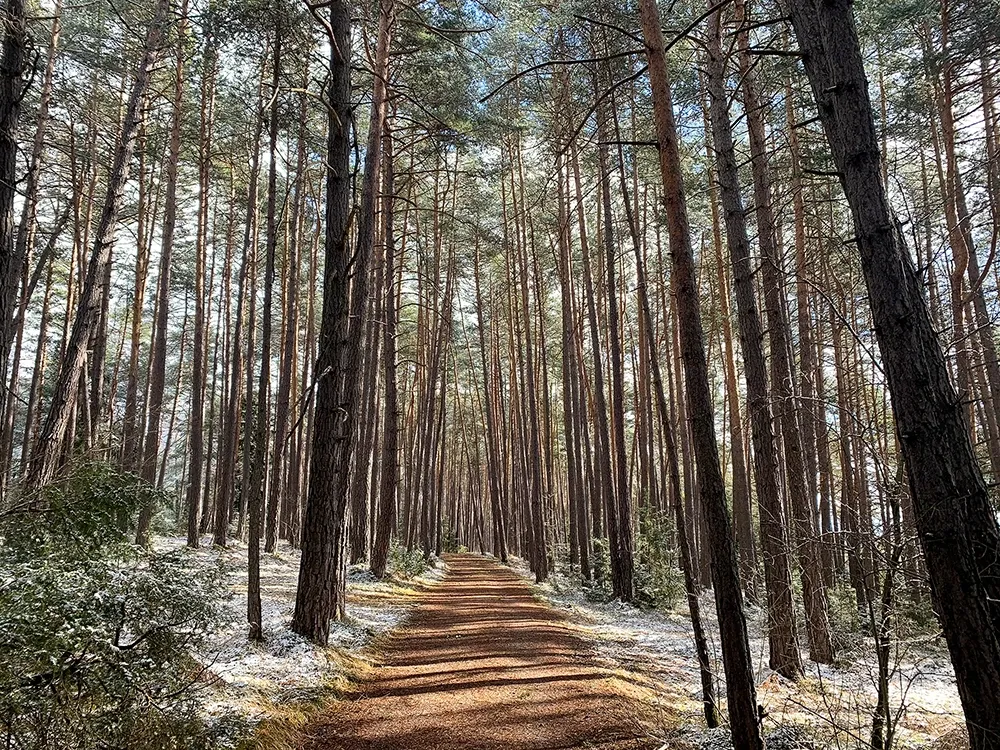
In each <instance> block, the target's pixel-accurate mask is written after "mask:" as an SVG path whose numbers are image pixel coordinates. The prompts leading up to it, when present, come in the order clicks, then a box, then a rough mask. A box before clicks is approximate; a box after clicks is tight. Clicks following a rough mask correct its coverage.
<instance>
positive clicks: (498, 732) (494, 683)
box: [305, 555, 658, 750]
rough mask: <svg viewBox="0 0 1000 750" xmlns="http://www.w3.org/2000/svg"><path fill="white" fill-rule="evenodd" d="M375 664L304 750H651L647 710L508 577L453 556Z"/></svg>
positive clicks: (314, 730)
mask: <svg viewBox="0 0 1000 750" xmlns="http://www.w3.org/2000/svg"><path fill="white" fill-rule="evenodd" d="M448 565H449V568H450V570H449V573H448V575H447V576H446V577H445V579H444V580H443V581H442V582H441V583H440V584H438V585H436V586H435V587H434V588H432V589H430V590H429V591H428V592H427V593H426V594H424V595H423V597H422V600H421V603H420V604H419V606H418V607H417V609H416V611H415V612H414V614H413V617H412V618H411V619H410V620H409V621H408V622H407V624H406V625H405V626H404V627H403V628H401V629H400V630H399V631H398V632H397V633H396V634H395V635H394V636H393V637H391V638H390V639H389V640H388V641H387V642H386V643H385V644H384V647H383V650H382V659H381V666H380V667H379V668H378V669H376V670H374V672H373V673H372V674H371V675H369V676H367V677H366V678H364V679H363V680H362V681H361V682H360V683H359V684H358V685H357V697H356V699H354V700H349V701H342V702H338V703H336V704H334V705H333V706H332V707H331V708H330V709H329V710H328V711H327V712H326V713H324V714H323V716H322V717H321V718H320V719H319V720H318V721H317V722H315V723H314V724H313V725H312V726H311V727H310V728H309V731H308V735H309V739H308V740H307V742H306V745H305V747H306V748H308V750H569V749H570V748H602V749H604V750H610V749H611V748H613V749H614V750H646V749H647V748H655V747H657V746H658V743H655V742H653V741H652V740H650V739H647V736H646V733H645V732H644V731H643V729H642V727H641V726H640V721H639V717H640V716H642V714H643V713H644V712H645V709H646V706H645V705H644V704H643V703H642V702H641V701H639V700H637V699H636V698H634V697H629V696H628V695H627V694H626V693H627V691H626V690H623V688H624V687H625V683H623V682H622V681H621V680H620V679H617V678H616V677H615V676H614V675H613V674H612V673H611V672H610V671H608V670H607V669H604V668H602V667H600V666H599V665H598V663H597V660H596V659H595V657H594V656H593V654H592V652H591V650H590V649H589V647H588V644H587V643H586V641H584V640H583V639H581V638H580V637H579V636H578V635H576V634H575V633H574V631H573V629H572V626H571V625H569V624H568V623H567V621H566V620H565V618H564V617H563V616H562V614H561V613H559V612H558V611H556V610H554V609H552V608H551V607H549V606H547V605H545V604H542V603H540V602H538V601H536V600H535V599H534V598H533V597H532V595H531V589H530V588H529V587H528V585H527V584H526V583H525V582H524V581H523V580H522V579H521V578H520V577H518V576H517V574H515V573H514V572H512V571H511V570H508V569H507V568H505V567H503V566H501V565H499V564H497V563H495V562H493V561H491V560H487V559H484V558H481V557H475V556H472V555H453V556H449V557H448Z"/></svg>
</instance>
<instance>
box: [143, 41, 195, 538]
mask: <svg viewBox="0 0 1000 750" xmlns="http://www.w3.org/2000/svg"><path fill="white" fill-rule="evenodd" d="M183 113H184V50H183V47H182V46H181V45H178V47H177V56H176V62H175V68H174V99H173V109H172V112H171V119H170V137H169V145H168V155H167V180H166V182H167V185H166V194H165V196H164V205H163V232H162V235H161V238H160V271H159V279H158V280H157V282H156V318H155V320H154V321H153V346H152V349H151V350H150V353H149V359H150V363H149V393H148V395H147V396H146V437H145V439H144V440H143V443H142V466H141V470H140V472H139V474H140V476H141V477H142V479H143V481H144V482H148V483H150V484H153V483H155V482H156V465H157V458H158V456H159V454H160V429H161V427H162V425H161V424H160V419H161V417H162V413H163V393H164V391H165V390H166V378H167V372H166V371H167V321H168V318H169V308H170V305H169V299H170V271H171V267H172V265H173V251H174V230H175V228H176V224H177V166H178V162H179V161H180V151H181V120H182V117H183ZM153 511H154V508H153V507H152V505H150V504H148V503H147V504H146V505H145V506H143V507H142V508H141V509H140V511H139V523H138V529H137V530H136V542H137V543H138V544H146V543H147V542H148V541H149V524H150V522H151V521H152V520H153Z"/></svg>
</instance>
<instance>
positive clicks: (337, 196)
mask: <svg viewBox="0 0 1000 750" xmlns="http://www.w3.org/2000/svg"><path fill="white" fill-rule="evenodd" d="M386 1H387V0H386ZM329 32H330V33H331V34H332V38H331V39H330V82H329V88H328V91H327V96H328V99H327V104H328V112H329V117H328V124H327V127H328V130H329V132H328V136H327V181H326V228H325V231H326V235H325V248H326V267H325V269H324V275H325V279H324V285H323V315H322V322H321V329H320V342H319V355H318V358H317V362H316V371H317V374H318V375H317V376H318V384H317V389H316V417H315V423H314V426H313V440H312V458H311V462H310V470H309V498H308V501H307V503H306V517H305V521H304V524H303V530H302V531H303V533H302V562H301V565H300V568H299V586H298V590H297V594H296V599H295V614H294V615H293V617H292V629H293V630H294V631H295V632H297V633H299V634H301V635H304V636H306V637H307V638H309V639H311V640H313V641H315V642H317V643H321V644H325V643H326V642H327V639H328V638H329V633H330V620H331V619H333V618H340V617H342V616H343V615H344V606H345V593H346V581H345V578H346V570H345V567H346V566H345V559H344V552H345V550H344V530H345V521H346V517H345V516H346V509H347V499H348V489H349V472H350V468H351V451H352V438H353V432H354V430H353V426H354V420H355V418H356V416H357V415H356V413H355V412H356V410H357V406H358V375H359V372H358V370H359V366H360V355H361V351H360V350H361V338H362V336H361V334H362V332H363V330H364V328H363V326H362V325H361V318H362V314H363V312H364V310H365V305H366V302H367V296H368V295H367V285H368V275H369V274H368V262H369V257H368V255H369V253H370V249H371V242H370V241H369V242H367V243H366V242H365V241H364V240H363V239H362V238H363V237H365V236H368V235H370V234H371V233H372V232H373V231H374V210H373V205H374V200H375V196H374V195H373V194H372V191H368V193H367V195H363V196H362V206H361V210H360V213H359V226H358V238H359V239H358V243H357V248H356V250H357V252H354V250H355V248H352V247H351V242H350V237H349V219H350V197H351V172H350V145H351V139H350V125H349V123H350V111H351V108H352V105H351V73H350V33H351V18H350V8H349V5H348V3H346V2H344V0H333V1H332V2H331V3H330V6H329ZM379 44H385V45H388V39H387V38H385V39H383V38H380V39H379ZM384 94H385V82H384V80H383V79H381V78H379V77H376V79H375V90H374V92H373V109H376V110H378V111H379V112H382V113H384V100H385V96H384ZM383 119H384V116H381V115H380V116H378V117H373V118H372V123H373V124H374V125H376V128H377V129H381V127H382V121H383ZM373 142H374V143H375V144H376V148H375V149H373V150H372V151H371V152H369V153H368V154H366V157H365V162H366V163H365V173H366V177H367V176H368V172H369V171H371V172H373V173H375V174H377V173H378V168H379V158H380V150H381V140H380V139H374V141H373ZM371 182H372V184H373V185H374V182H375V181H374V180H372V181H371ZM366 246H367V247H366ZM366 250H367V252H366ZM352 273H353V277H354V282H353V285H351V283H350V281H351V278H350V274H352Z"/></svg>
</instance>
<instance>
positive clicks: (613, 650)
mask: <svg viewBox="0 0 1000 750" xmlns="http://www.w3.org/2000/svg"><path fill="white" fill-rule="evenodd" d="M514 567H515V568H516V569H517V570H518V571H519V572H521V573H522V574H523V575H525V576H526V577H530V578H532V579H533V575H530V574H529V573H528V571H527V567H526V566H525V565H524V564H523V562H522V561H516V562H515V563H514ZM535 590H536V591H537V592H538V594H539V595H540V596H542V597H543V598H545V599H546V600H548V601H549V602H550V603H551V604H553V605H554V606H556V607H559V608H560V609H563V610H566V611H567V612H568V613H569V615H570V617H571V619H572V620H573V621H574V623H575V624H576V625H577V626H578V627H579V628H580V629H581V630H583V631H584V632H585V633H587V634H589V635H590V636H591V639H592V640H593V642H594V643H596V644H597V649H598V652H599V654H600V655H601V656H603V657H604V658H605V659H607V661H608V662H609V664H610V665H612V666H615V667H618V668H621V669H624V670H628V671H629V672H632V673H636V674H638V675H641V676H643V677H644V678H646V679H649V680H651V681H653V682H654V683H655V685H656V688H657V690H658V692H660V693H661V694H662V695H663V696H664V699H663V705H664V706H665V707H669V710H670V712H676V713H679V714H680V716H681V723H682V724H683V725H684V726H685V729H684V730H683V731H682V732H681V734H680V735H679V736H677V737H672V738H671V739H672V740H674V741H676V740H680V746H688V747H692V748H699V749H701V748H704V749H705V750H708V749H709V748H725V747H731V744H729V741H728V739H726V736H727V735H726V734H725V732H723V731H720V730H716V731H713V732H708V731H705V730H701V729H697V726H698V725H699V724H700V725H701V726H703V719H702V706H701V682H700V679H699V674H698V668H697V659H696V657H695V649H694V640H693V635H692V630H691V620H690V618H689V617H688V615H687V612H686V610H682V609H679V608H678V609H676V610H675V611H672V612H661V611H655V610H646V609H639V608H636V607H634V606H631V605H627V604H623V603H622V602H620V601H613V602H594V601H589V600H588V599H587V598H586V597H585V592H584V590H583V588H582V587H581V586H580V584H579V583H578V581H577V580H576V579H575V578H569V577H566V576H564V575H562V574H557V575H554V576H552V577H551V578H550V579H549V580H548V581H546V582H545V583H542V584H536V585H535ZM681 607H683V604H681ZM701 610H702V616H703V617H704V619H705V626H706V629H707V631H708V632H707V635H708V638H709V648H710V650H711V651H712V654H713V664H714V665H715V667H716V669H715V676H716V681H717V683H719V692H720V694H721V695H722V696H724V695H725V678H724V676H723V675H722V662H721V652H720V645H719V629H718V621H717V619H716V616H715V601H714V599H713V598H712V596H711V593H709V594H708V595H707V596H703V597H702V600H701ZM765 618H766V614H765V612H763V611H762V610H761V609H759V608H751V609H750V610H749V612H748V623H747V624H748V627H749V631H750V648H751V650H752V652H753V657H754V664H755V670H756V678H757V700H758V702H759V703H760V704H761V705H762V706H763V707H764V711H765V718H764V730H765V733H766V734H769V735H774V736H773V738H772V740H771V741H769V743H768V747H769V748H771V747H773V748H786V747H787V748H800V747H801V748H806V747H836V748H840V747H843V748H853V747H856V746H857V745H858V744H861V745H864V744H866V742H867V740H868V734H869V733H870V731H871V729H870V727H871V715H872V709H873V708H874V706H875V695H876V692H875V690H876V684H877V673H876V664H877V662H876V658H875V650H874V644H873V641H872V639H871V638H867V637H862V636H860V635H858V636H856V637H855V638H854V640H853V642H852V644H851V646H850V647H849V648H845V649H841V651H840V653H839V654H838V664H837V665H836V666H833V667H830V666H826V665H819V664H816V663H814V662H811V661H809V659H808V653H807V652H805V651H804V652H803V654H802V658H803V663H804V664H805V665H806V676H805V677H804V678H803V679H801V680H799V681H798V682H792V681H790V680H786V679H785V678H783V677H781V676H780V675H778V674H776V673H774V672H772V671H771V670H770V669H769V668H768V667H767V638H766V637H765V630H764V629H765V625H766V619H765ZM803 638H804V634H803V633H800V641H801V640H802V639H803ZM891 669H892V677H891V686H890V702H891V705H892V707H893V715H894V717H895V732H896V746H897V747H906V748H916V747H922V746H930V745H933V743H934V742H935V741H936V740H938V739H939V738H941V737H943V736H945V735H947V734H949V733H951V732H953V731H955V730H956V728H957V727H959V726H961V724H962V722H963V717H962V707H961V703H960V701H959V697H958V690H957V688H956V686H955V675H954V671H953V670H952V667H951V662H950V660H949V658H948V653H947V650H946V648H945V645H944V641H943V638H940V637H923V638H913V639H904V640H901V641H900V642H898V643H897V644H895V646H894V650H893V654H892V657H891ZM723 720H724V721H725V717H723ZM800 728H803V729H806V730H807V733H808V735H809V736H811V737H812V738H814V742H815V744H809V743H807V742H805V741H803V740H802V733H801V732H800V731H799V729H800ZM670 746H671V747H673V746H674V745H673V744H671V745H670Z"/></svg>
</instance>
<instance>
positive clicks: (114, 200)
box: [25, 0, 170, 489]
mask: <svg viewBox="0 0 1000 750" xmlns="http://www.w3.org/2000/svg"><path fill="white" fill-rule="evenodd" d="M169 10H170V0H159V2H158V3H157V6H156V14H155V16H154V18H153V21H152V23H151V24H150V27H149V31H148V32H147V34H146V41H145V44H144V46H143V53H142V59H141V60H140V62H139V67H138V70H137V71H136V74H135V79H134V82H133V84H132V91H131V93H130V94H129V99H128V106H127V108H126V110H125V117H124V119H123V120H122V129H121V133H120V134H119V136H118V141H117V143H116V145H115V158H114V162H113V164H112V167H111V172H110V175H109V177H108V188H107V193H106V195H105V198H104V207H103V208H102V210H101V216H100V219H99V221H98V224H97V230H96V232H95V237H94V244H93V249H92V251H91V259H90V263H89V264H88V265H87V276H86V278H85V280H84V284H83V291H82V293H81V295H80V301H79V304H78V306H77V311H76V317H75V318H74V320H73V328H72V331H71V333H70V337H69V341H68V343H67V346H66V352H65V355H64V357H63V361H62V366H61V367H60V369H59V377H58V379H57V381H56V386H55V391H54V393H53V395H52V402H51V405H50V407H49V412H48V415H47V416H46V418H45V423H44V425H43V426H42V430H41V433H40V435H39V439H38V441H37V442H36V444H35V447H34V450H33V451H32V456H31V459H30V462H29V464H28V471H27V475H26V477H25V484H26V486H27V488H29V489H38V488H39V487H41V486H42V485H43V484H45V483H46V482H48V481H49V480H50V479H52V476H53V474H55V471H56V469H57V468H58V462H59V459H60V456H61V455H62V447H63V443H64V441H65V438H66V433H67V430H68V429H69V426H70V421H71V417H72V415H73V411H74V407H75V405H76V401H77V399H78V397H79V390H80V389H79V383H80V378H81V376H82V375H83V370H84V365H85V364H86V361H87V346H88V344H89V343H90V340H91V337H92V335H93V333H94V328H95V326H96V325H97V322H98V318H99V315H100V311H101V305H102V294H103V293H104V291H105V290H104V288H103V286H102V281H103V279H104V276H105V273H106V271H107V268H108V267H109V266H110V264H111V250H112V247H113V245H114V240H115V229H116V228H117V223H118V213H119V211H120V210H121V205H122V201H123V199H124V194H125V184H126V183H127V182H128V177H129V172H130V170H131V163H132V151H133V149H134V148H135V138H136V133H137V131H138V129H139V124H140V122H141V121H142V118H143V115H144V112H143V105H144V101H145V97H146V89H147V88H148V86H149V79H150V77H151V75H152V71H153V67H154V66H155V64H156V61H157V58H158V57H159V52H160V49H161V47H162V43H163V36H164V29H165V27H166V24H167V16H168V12H169Z"/></svg>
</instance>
